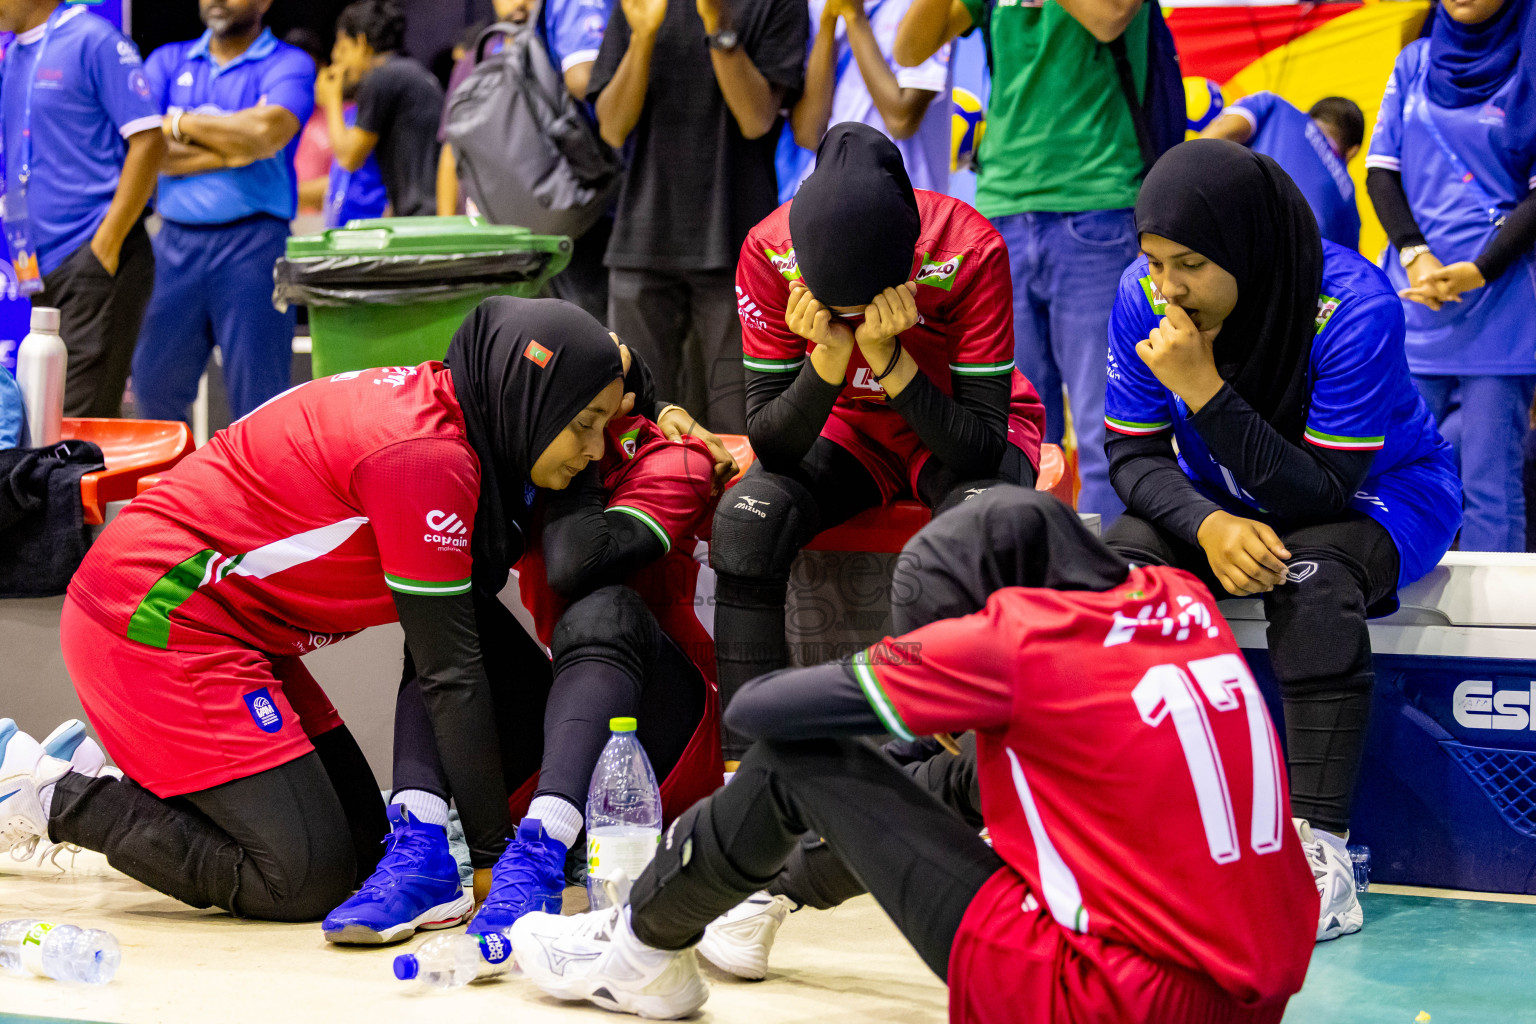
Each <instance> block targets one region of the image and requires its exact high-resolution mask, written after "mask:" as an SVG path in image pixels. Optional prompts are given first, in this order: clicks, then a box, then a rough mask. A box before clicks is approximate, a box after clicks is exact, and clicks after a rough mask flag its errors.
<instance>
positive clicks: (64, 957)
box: [0, 920, 123, 985]
mask: <svg viewBox="0 0 1536 1024" xmlns="http://www.w3.org/2000/svg"><path fill="white" fill-rule="evenodd" d="M122 960H123V951H122V950H121V949H119V948H118V945H117V940H116V939H114V938H113V937H112V935H111V933H110V932H104V931H100V930H99V929H96V928H76V927H75V926H74V925H72V924H49V923H48V922H46V921H28V920H17V921H6V922H5V923H4V924H0V971H4V972H5V973H7V974H17V975H28V974H35V975H37V976H38V977H39V978H53V979H54V980H56V981H83V982H85V983H86V984H88V985H105V984H106V983H107V982H109V981H111V980H112V975H114V974H116V973H117V965H118V964H119V963H121V962H122Z"/></svg>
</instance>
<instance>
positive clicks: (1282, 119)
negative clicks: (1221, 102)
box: [1200, 91, 1365, 249]
mask: <svg viewBox="0 0 1536 1024" xmlns="http://www.w3.org/2000/svg"><path fill="white" fill-rule="evenodd" d="M1200 134H1201V135H1202V136H1203V137H1205V138H1208V139H1231V140H1232V141H1233V142H1241V143H1243V144H1244V145H1245V146H1247V147H1248V148H1249V149H1251V150H1253V151H1254V152H1255V153H1263V154H1264V155H1265V156H1270V157H1274V160H1275V163H1277V164H1279V165H1280V166H1281V167H1282V168H1284V170H1285V173H1286V174H1289V175H1290V176H1291V180H1292V181H1294V182H1295V183H1296V187H1297V188H1299V189H1301V194H1302V195H1304V196H1306V197H1307V203H1308V204H1309V205H1311V207H1312V212H1313V214H1315V215H1316V216H1317V227H1318V230H1319V231H1321V232H1322V233H1323V238H1325V239H1327V240H1328V241H1330V242H1337V243H1338V244H1339V245H1342V246H1344V247H1345V248H1347V249H1358V248H1360V211H1359V210H1358V209H1357V208H1356V207H1355V183H1354V182H1353V181H1351V180H1350V179H1349V166H1348V165H1349V162H1350V161H1351V160H1353V159H1354V158H1355V154H1356V153H1358V152H1360V143H1361V142H1363V141H1365V115H1364V114H1362V113H1361V112H1360V108H1359V107H1358V106H1356V105H1355V101H1354V100H1350V99H1345V98H1344V97H1343V96H1325V97H1324V98H1322V99H1320V100H1318V101H1317V102H1316V103H1314V104H1312V108H1311V109H1310V110H1308V111H1307V112H1306V113H1305V114H1303V113H1302V112H1301V111H1300V110H1297V109H1296V108H1295V107H1293V106H1291V105H1290V104H1289V103H1287V102H1286V101H1285V100H1283V99H1281V98H1280V97H1279V96H1276V95H1275V94H1274V93H1272V92H1268V91H1265V92H1256V93H1254V94H1253V95H1252V96H1244V97H1243V98H1242V99H1240V100H1238V101H1237V102H1236V103H1234V104H1233V105H1232V106H1230V107H1228V108H1227V109H1226V111H1225V112H1223V113H1222V115H1221V116H1220V117H1218V118H1217V119H1216V120H1215V121H1213V122H1211V125H1210V126H1209V127H1208V128H1206V129H1205V131H1203V132H1201V133H1200Z"/></svg>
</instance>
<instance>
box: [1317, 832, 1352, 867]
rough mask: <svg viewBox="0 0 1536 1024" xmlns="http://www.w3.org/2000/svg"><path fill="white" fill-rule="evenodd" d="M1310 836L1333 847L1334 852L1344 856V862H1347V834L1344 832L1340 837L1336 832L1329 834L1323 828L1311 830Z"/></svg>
mask: <svg viewBox="0 0 1536 1024" xmlns="http://www.w3.org/2000/svg"><path fill="white" fill-rule="evenodd" d="M1312 834H1313V835H1314V836H1316V837H1317V838H1319V839H1321V840H1322V841H1323V842H1325V843H1327V844H1328V845H1329V846H1331V847H1333V848H1334V849H1335V850H1338V851H1339V853H1341V854H1343V855H1344V859H1345V860H1349V833H1348V832H1345V833H1344V834H1343V835H1342V836H1341V835H1339V834H1338V833H1337V832H1329V831H1328V830H1327V829H1325V828H1315V829H1313V830H1312Z"/></svg>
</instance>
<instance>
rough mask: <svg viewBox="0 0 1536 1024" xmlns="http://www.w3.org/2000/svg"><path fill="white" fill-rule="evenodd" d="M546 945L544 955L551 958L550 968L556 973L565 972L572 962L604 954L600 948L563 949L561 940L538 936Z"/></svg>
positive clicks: (586, 960) (582, 961)
mask: <svg viewBox="0 0 1536 1024" xmlns="http://www.w3.org/2000/svg"><path fill="white" fill-rule="evenodd" d="M536 938H537V939H538V940H539V942H540V943H541V944H542V945H543V946H544V955H545V956H546V957H548V958H549V969H550V970H552V971H554V972H555V973H556V974H560V975H563V974H565V969H566V968H567V967H569V966H570V965H571V964H580V963H587V962H588V961H591V960H596V959H597V958H598V957H600V956H602V955H603V953H602V950H598V949H561V948H560V945H559V941H558V940H555V941H552V942H551V941H545V938H544V936H542V935H539V936H536Z"/></svg>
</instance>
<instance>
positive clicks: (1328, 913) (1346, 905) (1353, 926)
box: [1292, 818, 1365, 942]
mask: <svg viewBox="0 0 1536 1024" xmlns="http://www.w3.org/2000/svg"><path fill="white" fill-rule="evenodd" d="M1292 821H1293V822H1294V823H1295V825H1296V832H1297V834H1298V835H1300V837H1301V849H1302V852H1303V853H1305V854H1306V855H1307V866H1308V867H1310V868H1311V869H1312V881H1313V882H1315V883H1316V884H1317V902H1318V918H1317V941H1318V942H1326V941H1327V940H1329V939H1336V938H1338V937H1339V936H1340V935H1349V934H1351V933H1353V932H1357V931H1359V930H1360V927H1361V925H1363V924H1364V923H1365V910H1364V909H1363V908H1362V907H1361V906H1360V897H1359V896H1358V895H1357V894H1356V893H1355V868H1354V865H1353V864H1351V863H1350V860H1349V856H1348V854H1346V853H1344V852H1342V851H1341V850H1340V849H1339V848H1338V847H1336V846H1334V845H1333V844H1332V843H1330V842H1328V840H1326V839H1324V838H1322V837H1321V836H1318V835H1316V834H1315V833H1314V832H1313V831H1312V826H1311V825H1309V824H1308V823H1307V821H1306V819H1304V818H1293V819H1292Z"/></svg>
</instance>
